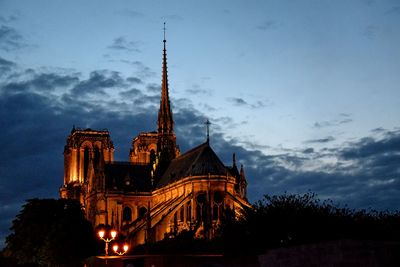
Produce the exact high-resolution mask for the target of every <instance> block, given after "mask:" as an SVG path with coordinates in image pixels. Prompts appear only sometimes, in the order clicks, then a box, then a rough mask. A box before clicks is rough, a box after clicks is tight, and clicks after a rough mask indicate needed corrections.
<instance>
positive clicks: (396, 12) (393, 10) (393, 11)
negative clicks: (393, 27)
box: [385, 6, 400, 15]
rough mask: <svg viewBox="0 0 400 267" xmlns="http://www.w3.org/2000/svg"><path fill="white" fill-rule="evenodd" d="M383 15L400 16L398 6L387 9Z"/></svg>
mask: <svg viewBox="0 0 400 267" xmlns="http://www.w3.org/2000/svg"><path fill="white" fill-rule="evenodd" d="M385 14H387V15H400V6H393V7H391V8H390V9H388V10H387V11H386V12H385Z"/></svg>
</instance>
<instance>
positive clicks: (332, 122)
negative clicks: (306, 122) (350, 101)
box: [313, 113, 353, 128]
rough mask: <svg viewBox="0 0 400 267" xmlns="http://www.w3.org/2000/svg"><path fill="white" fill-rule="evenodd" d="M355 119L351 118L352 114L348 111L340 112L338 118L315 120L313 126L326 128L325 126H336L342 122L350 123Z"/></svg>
mask: <svg viewBox="0 0 400 267" xmlns="http://www.w3.org/2000/svg"><path fill="white" fill-rule="evenodd" d="M352 121H353V119H352V118H351V114H348V113H340V114H339V115H338V118H336V119H333V120H328V121H318V122H315V123H314V125H313V128H325V127H334V126H339V125H342V124H346V123H350V122H352Z"/></svg>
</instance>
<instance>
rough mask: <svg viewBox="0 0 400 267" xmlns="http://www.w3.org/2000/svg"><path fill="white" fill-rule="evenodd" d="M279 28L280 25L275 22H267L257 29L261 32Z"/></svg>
mask: <svg viewBox="0 0 400 267" xmlns="http://www.w3.org/2000/svg"><path fill="white" fill-rule="evenodd" d="M277 26H278V23H277V22H276V21H275V20H266V21H264V22H262V23H260V24H259V25H257V26H256V29H258V30H261V31H267V30H270V29H275V28H276V27H277Z"/></svg>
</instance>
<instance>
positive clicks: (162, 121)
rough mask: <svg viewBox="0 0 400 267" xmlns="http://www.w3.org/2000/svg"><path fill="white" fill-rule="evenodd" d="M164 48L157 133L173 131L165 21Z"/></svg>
mask: <svg viewBox="0 0 400 267" xmlns="http://www.w3.org/2000/svg"><path fill="white" fill-rule="evenodd" d="M163 42H164V50H163V63H162V85H161V100H160V110H159V111H158V133H164V134H165V133H173V131H174V120H173V118H172V111H171V107H170V103H169V96H168V73H167V49H166V43H167V41H166V39H165V22H164V40H163Z"/></svg>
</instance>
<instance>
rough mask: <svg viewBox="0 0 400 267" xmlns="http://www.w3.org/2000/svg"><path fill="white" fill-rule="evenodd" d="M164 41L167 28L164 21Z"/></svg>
mask: <svg viewBox="0 0 400 267" xmlns="http://www.w3.org/2000/svg"><path fill="white" fill-rule="evenodd" d="M163 29H164V42H165V31H166V30H167V28H165V22H164V28H163Z"/></svg>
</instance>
